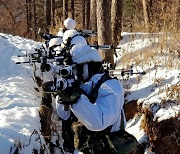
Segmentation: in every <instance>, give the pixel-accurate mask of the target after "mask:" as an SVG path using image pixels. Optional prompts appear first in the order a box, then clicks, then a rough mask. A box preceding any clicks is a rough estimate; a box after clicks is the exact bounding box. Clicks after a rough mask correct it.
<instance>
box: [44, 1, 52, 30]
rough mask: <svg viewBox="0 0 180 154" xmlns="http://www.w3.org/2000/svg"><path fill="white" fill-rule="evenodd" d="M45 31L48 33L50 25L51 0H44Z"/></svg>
mask: <svg viewBox="0 0 180 154" xmlns="http://www.w3.org/2000/svg"><path fill="white" fill-rule="evenodd" d="M45 19H46V32H47V33H49V28H50V26H51V0H45Z"/></svg>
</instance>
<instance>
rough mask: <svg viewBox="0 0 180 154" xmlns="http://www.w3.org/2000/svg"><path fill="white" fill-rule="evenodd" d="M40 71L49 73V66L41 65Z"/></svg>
mask: <svg viewBox="0 0 180 154" xmlns="http://www.w3.org/2000/svg"><path fill="white" fill-rule="evenodd" d="M40 69H41V71H42V72H45V71H46V72H49V71H50V70H51V66H50V65H49V64H43V63H42V64H41V68H40Z"/></svg>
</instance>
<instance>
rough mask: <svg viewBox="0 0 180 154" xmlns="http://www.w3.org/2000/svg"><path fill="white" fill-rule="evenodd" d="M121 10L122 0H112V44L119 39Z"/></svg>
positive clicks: (116, 42)
mask: <svg viewBox="0 0 180 154" xmlns="http://www.w3.org/2000/svg"><path fill="white" fill-rule="evenodd" d="M122 10H123V0H112V5H111V24H112V43H113V45H114V46H117V45H118V44H119V41H120V40H121V30H122V24H121V22H122Z"/></svg>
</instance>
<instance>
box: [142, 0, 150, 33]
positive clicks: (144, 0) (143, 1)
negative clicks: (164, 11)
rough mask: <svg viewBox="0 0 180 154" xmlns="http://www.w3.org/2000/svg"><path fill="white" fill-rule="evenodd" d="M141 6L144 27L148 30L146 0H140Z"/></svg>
mask: <svg viewBox="0 0 180 154" xmlns="http://www.w3.org/2000/svg"><path fill="white" fill-rule="evenodd" d="M142 4H143V14H144V22H145V26H146V29H147V30H149V16H148V10H147V2H146V0H142Z"/></svg>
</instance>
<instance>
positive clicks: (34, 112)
mask: <svg viewBox="0 0 180 154" xmlns="http://www.w3.org/2000/svg"><path fill="white" fill-rule="evenodd" d="M1 36H3V38H2V37H0V46H1V48H0V66H1V69H0V124H1V125H0V151H1V153H2V154H8V153H14V152H15V150H16V148H17V147H18V146H19V145H21V148H22V151H21V152H22V153H31V151H32V149H33V148H34V149H37V150H38V149H40V148H39V147H38V145H39V146H40V144H39V143H38V142H37V143H35V142H34V143H33V140H34V141H35V139H36V138H37V135H36V134H33V132H34V131H37V132H38V133H39V134H41V133H40V122H39V120H40V119H39V113H38V107H39V105H40V98H39V97H38V94H37V92H36V91H35V90H34V87H35V86H36V85H35V83H34V81H33V79H32V68H31V67H30V66H28V65H26V66H23V65H16V64H15V60H16V58H15V55H18V54H23V53H25V51H28V50H33V48H35V47H36V43H35V42H34V41H31V40H26V39H23V38H20V37H13V36H10V35H4V34H1ZM41 137H42V135H41ZM42 142H43V138H42ZM28 151H29V152H28Z"/></svg>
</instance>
